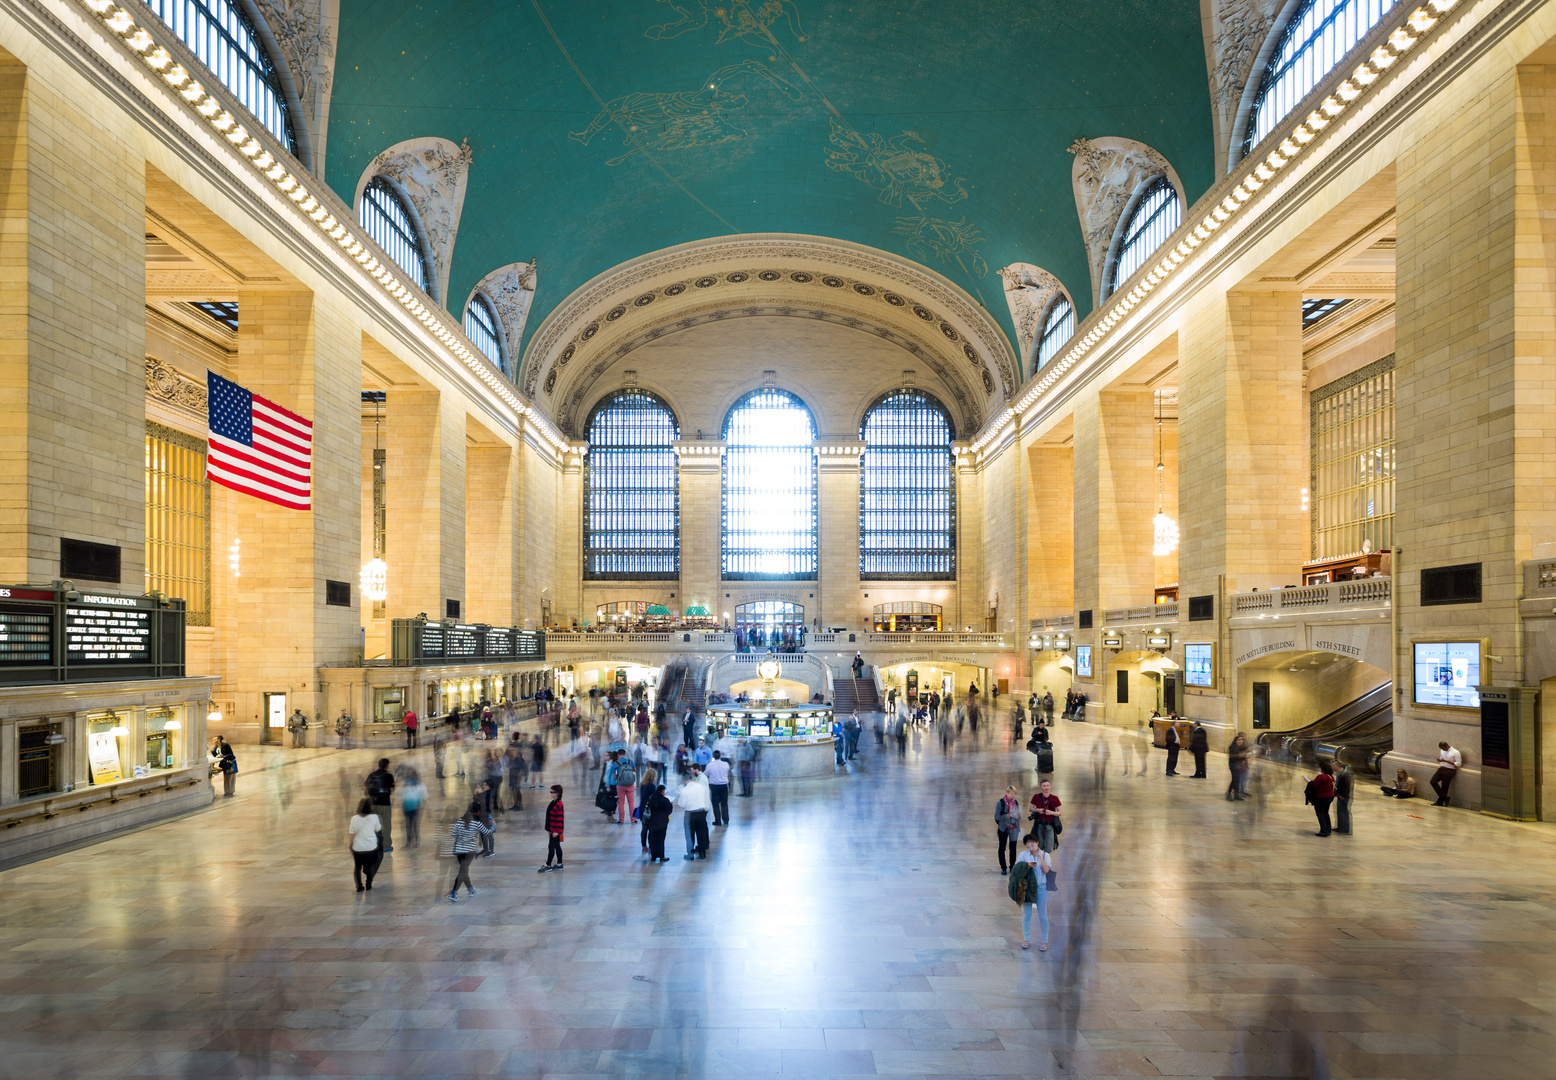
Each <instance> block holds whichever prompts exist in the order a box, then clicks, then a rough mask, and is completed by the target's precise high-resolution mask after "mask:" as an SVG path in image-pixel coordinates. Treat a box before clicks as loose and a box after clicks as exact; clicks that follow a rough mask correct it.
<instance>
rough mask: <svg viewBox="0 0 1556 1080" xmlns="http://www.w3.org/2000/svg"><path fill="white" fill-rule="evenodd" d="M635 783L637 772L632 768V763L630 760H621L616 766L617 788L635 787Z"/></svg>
mask: <svg viewBox="0 0 1556 1080" xmlns="http://www.w3.org/2000/svg"><path fill="white" fill-rule="evenodd" d="M637 782H638V771H637V769H635V768H633V767H632V762H631V760H630V759H627V760H623V761H622V762H621V763H620V764H619V765H617V766H616V786H617V787H636V786H637Z"/></svg>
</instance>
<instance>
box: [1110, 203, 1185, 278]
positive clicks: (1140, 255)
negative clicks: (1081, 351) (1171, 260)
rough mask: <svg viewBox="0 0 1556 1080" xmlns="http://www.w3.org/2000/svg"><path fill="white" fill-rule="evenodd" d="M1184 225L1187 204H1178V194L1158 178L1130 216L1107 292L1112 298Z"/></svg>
mask: <svg viewBox="0 0 1556 1080" xmlns="http://www.w3.org/2000/svg"><path fill="white" fill-rule="evenodd" d="M1182 222H1183V204H1182V203H1181V202H1179V201H1178V190H1177V188H1175V187H1173V186H1172V181H1171V180H1169V179H1167V177H1165V176H1158V177H1157V178H1156V179H1155V180H1152V181H1151V183H1150V184H1149V185H1148V186H1147V187H1146V189H1145V191H1144V192H1142V193H1141V195H1140V199H1139V201H1138V202H1136V203H1135V209H1134V213H1132V214H1130V215H1129V219H1128V221H1126V222H1125V224H1124V228H1123V237H1122V239H1121V240H1120V241H1119V244H1118V260H1117V262H1116V263H1115V264H1114V267H1113V278H1112V280H1111V281H1110V282H1108V286H1107V288H1106V289H1105V290H1104V291H1103V295H1104V296H1109V295H1112V293H1113V290H1115V289H1117V288H1118V287H1119V286H1120V285H1122V284H1123V283H1124V282H1126V281H1128V280H1129V278H1130V275H1132V274H1133V273H1134V272H1135V271H1136V270H1138V269H1140V268H1141V267H1142V266H1144V265H1145V262H1146V260H1147V259H1149V258H1150V257H1151V256H1152V255H1153V254H1155V252H1156V249H1157V248H1159V247H1161V246H1162V244H1163V243H1165V242H1166V240H1167V238H1168V237H1169V236H1171V235H1172V234H1173V232H1174V230H1176V229H1177V228H1178V226H1179V225H1180V224H1182Z"/></svg>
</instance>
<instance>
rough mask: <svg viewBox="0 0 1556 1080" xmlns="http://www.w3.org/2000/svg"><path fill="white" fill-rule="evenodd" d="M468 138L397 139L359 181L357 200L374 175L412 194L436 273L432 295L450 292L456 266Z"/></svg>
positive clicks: (438, 296)
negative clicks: (452, 268) (451, 273)
mask: <svg viewBox="0 0 1556 1080" xmlns="http://www.w3.org/2000/svg"><path fill="white" fill-rule="evenodd" d="M471 157H472V154H471V150H470V141H469V140H468V139H466V140H465V141H464V142H461V143H460V144H459V145H458V146H455V145H454V144H453V143H451V142H449V141H448V140H447V139H439V138H424V139H409V140H407V141H405V142H402V143H397V144H395V145H394V146H391V147H390V148H389V149H387V150H385V151H384V152H383V153H381V154H379V155H378V156H377V157H376V158H374V159H373V162H372V164H370V165H369V166H368V167H367V169H366V170H365V171H364V172H363V173H362V178H361V180H359V181H358V182H357V201H358V202H359V203H360V201H361V198H362V189H363V188H365V187H367V185H368V184H370V183H371V182H372V181H373V178H374V177H376V176H387V177H388V178H389V179H391V180H393V181H394V182H395V183H396V184H398V185H400V188H401V189H402V190H403V191H404V192H405V194H406V195H407V196H408V197H409V198H410V200H411V202H412V204H413V205H414V206H415V208H416V213H417V215H418V216H419V217H420V218H421V224H422V228H424V229H426V231H427V244H428V247H429V248H430V249H431V252H432V263H433V269H434V272H435V274H436V275H437V293H436V296H435V297H434V299H438V300H442V299H443V298H445V297H446V296H448V274H449V267H450V266H452V265H453V258H454V240H455V239H456V238H457V237H458V235H459V216H460V214H461V213H462V212H463V211H464V207H465V185H466V184H467V183H468V182H469V179H470V159H471Z"/></svg>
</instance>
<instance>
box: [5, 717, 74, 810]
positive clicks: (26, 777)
mask: <svg viewBox="0 0 1556 1080" xmlns="http://www.w3.org/2000/svg"><path fill="white" fill-rule="evenodd" d="M64 741H65V737H64V735H63V734H61V733H60V726H59V725H58V724H50V723H48V722H44V723H32V724H29V723H26V722H23V723H20V724H18V725H17V726H16V770H17V777H16V779H17V792H16V793H17V795H19V796H20V797H22V798H24V799H26V798H29V797H30V796H33V795H47V794H49V793H50V792H52V791H58V790H59V760H60V744H62V743H63V742H64Z"/></svg>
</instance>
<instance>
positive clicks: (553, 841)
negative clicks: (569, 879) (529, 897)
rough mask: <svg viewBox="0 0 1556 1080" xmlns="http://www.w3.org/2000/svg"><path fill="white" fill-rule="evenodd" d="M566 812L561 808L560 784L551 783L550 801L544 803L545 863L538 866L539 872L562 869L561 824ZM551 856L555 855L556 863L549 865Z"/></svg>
mask: <svg viewBox="0 0 1556 1080" xmlns="http://www.w3.org/2000/svg"><path fill="white" fill-rule="evenodd" d="M565 817H566V814H565V813H564V811H563V808H562V785H561V784H552V785H551V801H550V802H549V803H547V804H546V865H545V866H542V867H541V868H540V871H539V872H540V873H542V874H545V873H549V872H550V871H552V870H560V869H562V825H563V819H564V818H565ZM552 856H555V857H556V865H555V866H552V865H551V859H552Z"/></svg>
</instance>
